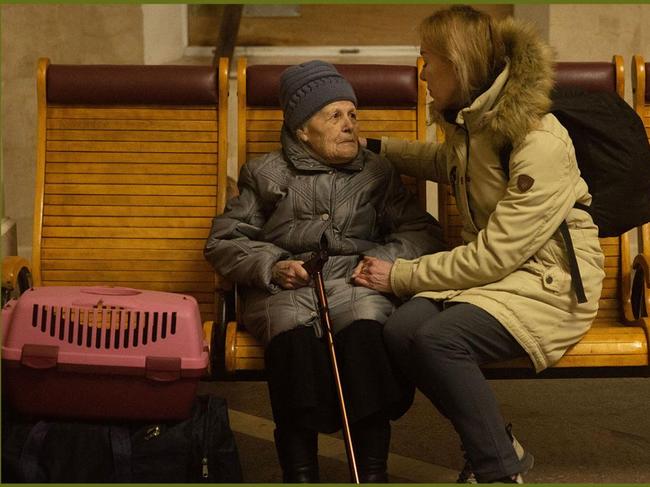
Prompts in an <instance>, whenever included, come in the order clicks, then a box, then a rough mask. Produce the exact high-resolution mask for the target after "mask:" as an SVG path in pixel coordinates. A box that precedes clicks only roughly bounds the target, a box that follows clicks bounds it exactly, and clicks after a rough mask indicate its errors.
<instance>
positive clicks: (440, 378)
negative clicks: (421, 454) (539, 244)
mask: <svg viewBox="0 0 650 487" xmlns="http://www.w3.org/2000/svg"><path fill="white" fill-rule="evenodd" d="M384 339H385V342H386V347H387V348H388V352H389V354H390V355H391V357H392V359H393V360H394V362H395V363H396V364H397V365H398V367H400V368H401V371H402V372H403V373H404V374H405V375H406V376H407V377H408V378H409V379H410V380H411V381H412V382H413V384H414V385H415V386H417V387H418V388H419V389H420V390H421V391H422V392H423V393H424V394H425V395H426V396H427V397H428V398H429V399H430V400H431V402H433V404H434V405H435V406H436V407H437V408H438V410H439V411H440V412H441V413H442V414H444V415H445V416H446V417H447V418H448V419H449V420H450V421H451V422H452V424H453V426H454V428H455V429H456V431H457V432H458V434H459V436H460V439H461V441H462V443H463V447H464V449H465V452H466V454H467V457H468V459H469V461H470V463H471V465H472V468H473V471H474V473H475V475H476V477H477V479H478V480H479V481H481V482H489V481H492V480H496V479H500V478H503V477H506V476H510V475H514V474H516V473H519V472H520V470H521V469H520V465H519V460H518V459H517V455H516V453H515V451H514V448H513V446H512V441H511V439H510V437H509V436H508V433H507V432H506V429H505V425H504V421H503V418H502V416H501V413H500V411H499V405H498V403H497V401H496V397H495V396H494V393H493V391H492V389H491V388H490V385H489V384H488V381H487V380H486V379H485V377H484V375H483V372H482V371H481V369H480V368H479V365H481V364H484V363H489V362H495V361H499V360H505V359H510V358H515V357H521V356H524V355H526V353H525V351H524V350H523V348H522V347H521V345H519V343H518V342H517V341H516V340H515V339H514V338H513V337H512V336H511V335H510V333H508V331H507V330H506V329H505V328H504V327H503V326H502V325H501V324H500V323H499V322H498V321H497V320H496V319H495V318H494V317H492V315H490V314H489V313H487V312H486V311H483V310H482V309H481V308H479V307H477V306H474V305H471V304H466V303H460V304H455V305H452V306H449V307H447V308H446V309H444V310H442V309H441V305H440V304H439V303H437V302H435V301H432V300H430V299H424V298H414V299H412V300H411V301H409V302H407V303H405V304H404V305H402V306H401V307H400V308H399V309H398V310H397V311H396V312H395V313H394V314H393V315H392V316H391V317H390V318H389V320H388V322H387V323H386V325H385V327H384Z"/></svg>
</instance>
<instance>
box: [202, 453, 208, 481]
mask: <svg viewBox="0 0 650 487" xmlns="http://www.w3.org/2000/svg"><path fill="white" fill-rule="evenodd" d="M208 475H209V472H208V457H203V458H202V459H201V476H202V477H203V478H204V479H207V478H208Z"/></svg>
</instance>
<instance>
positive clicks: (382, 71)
mask: <svg viewBox="0 0 650 487" xmlns="http://www.w3.org/2000/svg"><path fill="white" fill-rule="evenodd" d="M421 64H422V61H421V60H420V61H418V65H417V66H393V65H377V64H361V65H360V64H336V65H335V66H336V68H337V69H338V70H339V72H340V73H341V74H342V75H343V76H344V77H345V78H346V79H347V80H348V81H349V82H350V83H351V84H352V86H353V87H354V90H355V93H356V95H357V99H358V103H359V106H358V120H359V128H360V133H361V135H362V136H365V137H375V138H380V137H381V136H382V135H391V136H395V137H401V138H404V139H408V140H425V137H426V85H425V84H424V82H423V81H422V80H420V78H419V72H420V70H421ZM286 68H287V66H286V65H253V66H247V61H246V58H240V59H239V64H238V66H237V80H238V81H237V97H238V110H237V111H238V113H237V120H238V122H237V123H238V126H237V130H238V148H239V153H238V162H239V166H240V167H241V165H242V164H244V162H246V161H247V160H250V159H251V158H254V157H257V156H261V155H263V154H266V153H268V152H270V151H274V150H277V149H279V148H280V132H281V128H282V111H281V109H280V108H279V107H280V102H279V98H278V93H279V89H280V74H281V73H282V71H283V70H284V69H286ZM405 182H406V183H407V185H409V186H410V188H411V189H413V190H414V191H417V192H418V195H419V198H420V200H421V202H422V203H423V206H425V207H426V204H425V198H426V196H425V191H424V189H423V188H424V185H423V183H422V184H421V185H420V186H419V188H418V185H417V184H416V182H415V181H414V180H412V179H410V180H409V179H406V178H405Z"/></svg>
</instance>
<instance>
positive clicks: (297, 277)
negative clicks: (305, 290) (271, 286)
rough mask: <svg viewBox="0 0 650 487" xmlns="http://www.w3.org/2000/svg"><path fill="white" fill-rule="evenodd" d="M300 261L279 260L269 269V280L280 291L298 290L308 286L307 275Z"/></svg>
mask: <svg viewBox="0 0 650 487" xmlns="http://www.w3.org/2000/svg"><path fill="white" fill-rule="evenodd" d="M302 264H303V261H301V260H281V261H279V262H276V263H275V264H274V265H273V268H272V269H271V279H272V280H273V282H274V283H276V284H277V285H278V286H280V287H281V288H282V289H298V288H301V287H305V286H307V285H309V274H308V273H307V271H306V270H305V268H304V267H303V266H302Z"/></svg>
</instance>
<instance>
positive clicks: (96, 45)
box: [0, 5, 144, 260]
mask: <svg viewBox="0 0 650 487" xmlns="http://www.w3.org/2000/svg"><path fill="white" fill-rule="evenodd" d="M0 15H1V19H2V24H1V26H0V27H1V30H2V112H1V116H2V161H3V174H2V187H3V190H4V202H5V206H4V213H5V215H6V216H9V217H11V218H13V219H14V220H16V223H17V227H18V254H19V255H22V256H23V257H26V258H27V259H29V260H31V241H32V214H33V210H34V201H33V200H34V173H35V164H36V162H35V161H36V66H37V60H38V58H39V57H48V58H50V61H51V62H52V63H57V64H92V63H96V64H113V63H114V64H127V63H135V64H139V63H142V62H143V59H144V49H143V34H142V32H143V29H142V8H141V7H140V6H139V5H2V10H1V11H0Z"/></svg>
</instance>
